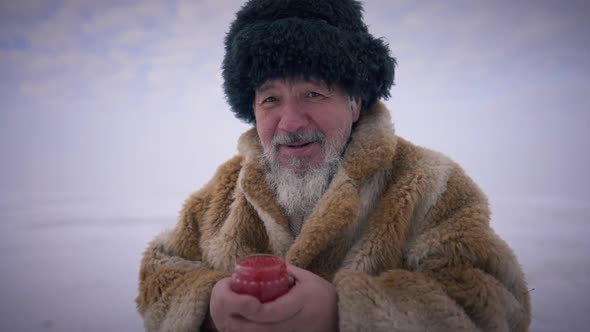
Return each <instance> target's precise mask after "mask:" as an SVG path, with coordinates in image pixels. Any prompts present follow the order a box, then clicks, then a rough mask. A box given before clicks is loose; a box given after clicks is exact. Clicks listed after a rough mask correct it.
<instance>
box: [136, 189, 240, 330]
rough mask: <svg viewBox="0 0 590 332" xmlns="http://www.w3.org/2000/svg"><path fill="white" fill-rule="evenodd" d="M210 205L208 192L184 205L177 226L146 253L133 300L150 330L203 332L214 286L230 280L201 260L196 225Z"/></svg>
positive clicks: (165, 233) (162, 236) (157, 239)
mask: <svg viewBox="0 0 590 332" xmlns="http://www.w3.org/2000/svg"><path fill="white" fill-rule="evenodd" d="M206 202H207V194H206V188H204V189H203V190H201V191H200V192H197V193H196V194H194V195H193V196H192V197H191V198H189V200H188V201H187V202H186V204H185V208H184V209H183V212H182V213H181V216H180V220H179V222H178V224H177V225H176V227H175V228H174V229H173V230H171V231H166V232H164V233H162V234H160V235H159V236H157V237H156V238H155V239H154V240H153V241H152V242H151V243H150V244H149V246H148V248H147V249H146V251H145V252H144V254H143V259H142V261H141V267H140V275H139V295H138V296H137V298H136V300H135V301H136V304H137V309H138V311H139V313H140V314H141V316H142V317H143V319H144V327H145V330H146V331H199V329H200V328H201V326H202V325H203V322H204V321H205V318H206V317H207V315H208V307H209V298H210V295H211V290H212V288H213V286H214V285H215V283H216V282H217V281H218V280H220V279H222V278H224V277H226V276H229V273H228V272H226V271H216V270H212V269H210V268H208V267H207V265H206V264H205V263H204V262H203V261H202V260H201V259H202V258H201V252H200V249H199V238H200V230H199V226H198V222H197V220H198V219H199V218H202V217H203V214H204V213H205V207H206Z"/></svg>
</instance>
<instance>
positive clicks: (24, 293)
mask: <svg viewBox="0 0 590 332" xmlns="http://www.w3.org/2000/svg"><path fill="white" fill-rule="evenodd" d="M62 203H63V202H62ZM541 203H542V204H541ZM492 206H493V209H494V228H495V229H496V230H497V232H498V233H499V234H500V235H501V236H502V237H503V238H504V239H505V240H506V241H507V242H508V243H509V244H510V245H511V246H512V248H513V249H514V250H515V252H516V254H517V255H518V257H519V258H520V261H521V263H522V265H523V267H524V270H525V272H526V275H527V278H528V281H529V287H530V288H531V289H533V290H531V295H532V299H533V314H534V318H533V324H532V328H531V331H536V332H542V331H547V332H549V331H570V332H575V331H580V332H581V331H587V327H588V326H590V315H588V314H587V313H588V312H589V309H590V300H589V299H588V296H587V289H588V287H589V286H590V278H588V272H589V271H588V268H589V267H590V258H589V256H588V253H589V252H590V243H589V241H587V235H588V234H590V223H589V222H588V221H589V220H588V219H589V218H588V217H590V208H589V207H588V206H580V205H579V204H577V205H576V204H564V203H563V202H562V203H561V204H557V203H555V202H530V201H528V202H525V201H524V200H515V199H506V200H499V201H494V202H492ZM2 208H3V210H0V213H1V214H0V217H1V220H0V221H1V223H0V234H1V235H0V240H1V241H0V258H1V261H2V264H0V276H1V278H2V279H1V280H2V281H1V283H0V285H1V286H0V294H1V296H0V331H15V332H16V331H141V330H142V321H141V318H140V317H139V315H138V314H137V312H136V310H135V305H134V297H135V295H136V291H137V275H138V267H139V260H140V257H141V253H142V251H143V249H144V248H145V245H146V243H147V242H148V241H149V240H150V239H151V238H152V237H153V236H154V235H155V234H156V233H158V232H159V231H161V230H163V229H165V228H167V227H171V226H172V225H174V223H175V217H174V216H171V217H168V218H166V217H162V218H156V217H153V218H126V217H121V218H114V217H113V218H105V219H95V220H93V219H84V218H80V217H72V216H68V217H63V218H60V217H59V216H56V215H51V213H55V212H56V211H55V210H53V211H52V212H51V213H49V212H48V209H47V205H45V206H44V207H43V208H38V209H37V211H35V207H34V206H30V207H29V209H28V210H27V211H26V212H25V210H23V209H21V210H20V211H17V210H15V209H12V210H13V211H12V212H11V211H10V209H8V207H7V206H3V207H2Z"/></svg>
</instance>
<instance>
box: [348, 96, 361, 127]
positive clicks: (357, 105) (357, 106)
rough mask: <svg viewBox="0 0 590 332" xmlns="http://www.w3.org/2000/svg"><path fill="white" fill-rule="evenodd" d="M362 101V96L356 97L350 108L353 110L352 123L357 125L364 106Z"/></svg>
mask: <svg viewBox="0 0 590 332" xmlns="http://www.w3.org/2000/svg"><path fill="white" fill-rule="evenodd" d="M362 101H363V100H362V99H361V97H360V96H356V97H354V98H353V99H352V100H351V101H350V108H351V110H352V123H356V122H357V121H358V119H359V117H360V115H361V107H362V105H363V103H362Z"/></svg>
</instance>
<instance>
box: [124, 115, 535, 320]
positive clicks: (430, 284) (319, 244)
mask: <svg viewBox="0 0 590 332" xmlns="http://www.w3.org/2000/svg"><path fill="white" fill-rule="evenodd" d="M261 153H262V149H261V146H260V143H259V141H258V138H257V134H256V131H255V130H254V129H252V130H249V131H247V132H246V133H245V134H243V135H242V137H241V138H240V142H239V154H238V155H237V156H236V157H234V158H233V159H231V160H229V161H228V162H226V163H225V164H223V165H222V166H221V167H220V168H219V170H218V172H217V174H216V175H215V177H214V178H213V179H212V180H211V181H210V182H209V183H208V184H207V185H205V186H204V187H203V188H202V189H201V190H200V191H198V192H196V193H195V194H193V195H192V196H191V197H190V198H189V199H188V200H187V201H186V203H185V206H184V208H183V210H182V213H181V216H180V220H179V222H178V224H177V226H176V228H174V229H173V230H171V231H168V232H165V233H163V234H161V235H159V236H157V237H156V238H155V239H154V240H153V241H152V242H151V243H150V245H149V247H148V249H147V250H146V252H145V254H144V256H143V260H142V262H141V271H140V277H139V278H140V284H139V295H138V297H137V299H136V302H137V307H138V310H139V312H140V314H141V315H142V316H143V318H144V321H145V328H146V330H149V331H195V330H198V329H199V327H200V326H201V324H202V322H203V320H204V318H205V316H206V314H207V310H208V304H209V297H210V293H211V289H212V287H213V285H214V284H215V282H216V281H217V280H219V279H221V278H223V277H225V276H228V275H230V272H229V271H231V270H232V268H233V264H234V261H235V260H236V258H237V257H240V256H242V255H246V254H249V253H255V252H265V253H274V254H276V255H280V256H283V257H285V258H286V260H287V261H288V262H290V263H292V264H295V265H297V266H299V267H302V268H305V269H307V270H310V271H312V272H314V273H316V274H318V275H320V276H322V277H323V278H325V279H327V280H329V281H331V282H333V284H334V285H335V287H336V289H337V292H338V298H339V303H338V307H339V317H340V318H339V319H340V330H341V331H526V330H527V329H528V326H529V323H530V298H529V294H528V291H527V286H526V282H525V280H524V276H523V273H522V271H521V269H520V266H519V265H518V263H517V260H516V258H515V256H514V255H513V253H512V251H511V250H510V249H509V247H508V246H507V245H506V244H505V243H504V242H503V241H502V240H501V239H500V238H499V237H498V236H497V235H496V234H495V233H494V232H493V230H492V229H491V228H490V226H489V219H490V212H489V210H488V202H487V200H486V197H485V196H484V194H483V193H482V192H481V191H480V190H479V189H478V187H477V186H476V185H475V184H474V183H473V182H472V181H471V180H470V179H469V178H468V177H467V176H466V175H465V173H464V172H463V170H462V169H461V168H460V167H459V166H458V165H456V164H455V163H453V162H452V161H451V160H449V159H448V158H446V157H444V156H443V155H441V154H439V153H436V152H433V151H430V150H427V149H424V148H420V147H417V146H415V145H413V144H411V143H409V142H407V141H405V140H404V139H402V138H400V137H397V136H395V134H394V131H393V128H392V125H391V119H390V115H389V112H388V110H387V109H385V107H384V105H383V104H379V103H378V104H377V105H376V106H375V107H374V108H373V109H371V110H369V111H368V112H366V113H365V114H363V115H362V117H361V119H360V121H359V123H358V125H357V127H356V128H355V130H354V131H353V135H352V139H351V142H350V144H349V145H348V147H347V150H346V152H345V155H344V162H343V165H342V167H341V168H340V170H339V171H338V172H337V174H336V175H335V176H334V179H333V180H332V182H331V184H330V187H329V188H328V190H327V192H326V193H325V195H324V196H323V197H322V198H321V200H320V201H319V203H318V205H317V206H316V208H315V210H314V212H313V213H312V214H311V216H310V217H309V218H308V220H307V221H306V223H305V225H304V226H303V228H302V230H301V233H300V235H299V236H298V237H297V238H293V236H292V235H291V233H290V232H289V228H288V222H287V219H286V217H285V216H284V215H283V213H282V211H281V208H280V207H279V206H278V204H277V203H276V201H275V200H274V198H273V193H272V192H271V190H270V189H269V187H268V186H267V185H266V182H265V176H264V173H263V172H264V171H263V169H262V168H261V166H260V164H259V162H258V161H259V157H260V154H261Z"/></svg>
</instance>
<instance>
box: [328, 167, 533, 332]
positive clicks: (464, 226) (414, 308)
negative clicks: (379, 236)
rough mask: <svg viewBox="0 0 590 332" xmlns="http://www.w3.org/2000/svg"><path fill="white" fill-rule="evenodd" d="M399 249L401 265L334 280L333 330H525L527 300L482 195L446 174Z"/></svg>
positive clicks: (456, 174)
mask: <svg viewBox="0 0 590 332" xmlns="http://www.w3.org/2000/svg"><path fill="white" fill-rule="evenodd" d="M419 222H420V223H421V225H420V226H418V227H417V229H418V230H417V231H416V235H415V236H413V240H410V242H409V245H408V247H407V249H406V254H405V257H404V259H405V264H404V268H400V269H393V270H389V271H386V272H384V273H381V274H379V275H376V276H371V275H368V274H366V273H362V272H355V271H346V270H344V271H340V272H339V273H338V274H337V275H336V276H335V279H334V284H335V286H336V289H337V292H338V296H339V304H338V306H339V314H340V330H341V331H527V330H528V326H529V324H530V310H531V309H530V298H529V293H528V290H527V285H526V281H525V279H524V275H523V273H522V271H521V268H520V266H519V264H518V262H517V260H516V258H515V256H514V254H513V253H512V251H511V249H510V248H509V247H508V246H507V245H506V244H505V243H504V241H502V240H501V239H500V238H499V237H498V236H497V235H496V234H495V233H494V232H493V230H492V229H491V228H490V227H489V210H488V203H487V200H486V198H485V196H484V195H483V194H482V193H481V192H480V191H479V189H478V188H477V186H476V185H475V184H473V183H472V182H471V180H470V179H469V178H467V177H466V176H465V175H464V174H463V171H462V170H460V169H459V170H456V171H454V174H452V175H451V176H450V178H449V181H448V183H447V189H446V191H445V192H444V193H443V194H442V195H441V196H440V197H439V199H438V200H437V202H436V203H435V204H434V206H433V207H432V208H431V209H430V211H429V212H428V214H427V215H426V216H425V218H424V220H422V221H419Z"/></svg>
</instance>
